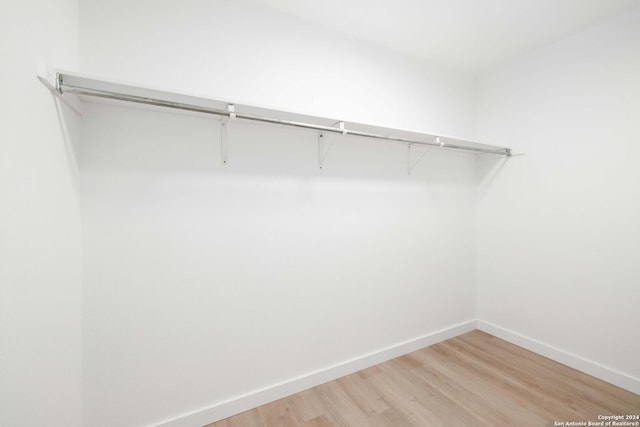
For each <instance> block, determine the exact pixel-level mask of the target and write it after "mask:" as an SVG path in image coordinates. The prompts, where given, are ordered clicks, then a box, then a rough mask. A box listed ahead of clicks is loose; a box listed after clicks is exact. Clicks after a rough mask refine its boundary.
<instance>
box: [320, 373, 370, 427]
mask: <svg viewBox="0 0 640 427" xmlns="http://www.w3.org/2000/svg"><path fill="white" fill-rule="evenodd" d="M316 389H317V391H318V393H319V394H320V398H321V399H322V402H323V403H324V406H325V407H326V408H327V414H326V415H328V416H329V417H330V420H332V421H335V422H336V423H337V424H338V425H339V426H341V427H350V426H366V425H368V424H369V421H368V417H367V415H366V414H365V413H364V412H363V411H362V409H360V407H359V406H358V405H356V403H355V402H354V401H353V400H352V399H351V398H350V397H349V395H348V394H347V393H346V392H345V391H344V390H343V389H342V388H341V387H340V385H339V384H338V382H337V381H331V382H328V383H326V384H322V385H321V386H318V387H316Z"/></svg>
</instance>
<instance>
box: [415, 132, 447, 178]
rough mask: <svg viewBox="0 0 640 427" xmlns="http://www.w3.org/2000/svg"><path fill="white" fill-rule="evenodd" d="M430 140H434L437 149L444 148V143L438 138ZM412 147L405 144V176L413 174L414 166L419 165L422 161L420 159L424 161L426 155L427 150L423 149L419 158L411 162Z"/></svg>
mask: <svg viewBox="0 0 640 427" xmlns="http://www.w3.org/2000/svg"><path fill="white" fill-rule="evenodd" d="M432 139H435V144H434V145H435V146H437V147H443V146H444V142H443V141H441V140H440V137H439V136H436V137H434V138H432ZM412 145H413V143H411V142H410V143H408V144H407V175H411V172H413V170H414V169H415V167H416V166H418V163H420V162H421V161H422V159H424V156H426V155H427V151H428V149H426V148H425V149H423V151H422V154H420V157H418V159H417V160H416V161H414V162H412V161H411V146H412Z"/></svg>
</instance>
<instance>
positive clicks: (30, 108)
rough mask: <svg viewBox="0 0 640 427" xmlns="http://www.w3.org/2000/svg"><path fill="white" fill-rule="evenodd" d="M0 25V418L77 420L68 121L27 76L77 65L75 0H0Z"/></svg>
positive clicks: (14, 423)
mask: <svg viewBox="0 0 640 427" xmlns="http://www.w3.org/2000/svg"><path fill="white" fill-rule="evenodd" d="M5 6H6V7H5ZM0 28H2V37H1V39H0V57H2V67H0V81H2V102H1V103H0V425H2V426H7V427H9V426H10V427H23V426H24V427H32V426H42V425H50V426H65V427H67V426H80V425H81V424H82V423H81V413H82V412H81V347H80V337H81V329H80V320H81V307H80V302H81V291H80V264H81V261H80V243H81V239H80V222H81V221H80V213H79V208H78V200H77V198H78V180H77V167H76V163H75V155H74V154H73V148H72V143H73V139H74V138H76V137H77V132H76V125H77V119H76V118H75V117H74V116H73V114H72V113H71V112H69V111H67V110H66V108H64V107H60V106H58V105H57V103H56V101H55V100H54V97H53V96H52V95H51V93H50V92H49V91H48V90H47V89H45V87H44V86H43V85H42V84H41V83H40V82H39V81H38V80H37V78H36V63H37V61H38V60H41V61H43V62H45V63H49V64H53V63H55V64H59V65H60V66H62V67H68V68H73V67H77V66H78V4H77V2H76V1H75V0H63V1H56V2H51V1H47V0H29V1H11V2H6V4H4V3H3V7H2V13H0Z"/></svg>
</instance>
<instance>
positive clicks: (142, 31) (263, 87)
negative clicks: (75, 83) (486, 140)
mask: <svg viewBox="0 0 640 427" xmlns="http://www.w3.org/2000/svg"><path fill="white" fill-rule="evenodd" d="M80 12H81V19H80V27H81V38H80V39H81V40H80V50H81V55H80V56H81V58H80V59H81V68H82V72H84V73H89V74H94V75H97V76H107V77H112V78H114V79H122V80H124V81H129V82H136V83H139V84H141V85H145V86H151V87H158V88H161V89H168V90H173V91H176V92H181V93H187V94H189V93H192V94H195V95H200V96H205V97H207V96H208V97H211V98H216V99H221V100H228V101H236V102H238V103H240V102H243V103H246V104H251V105H258V106H265V107H272V108H276V109H281V110H285V111H294V112H299V113H307V114H311V115H318V116H323V117H330V118H336V119H341V120H345V121H354V122H362V123H372V124H377V125H381V126H384V125H389V126H391V127H396V128H401V129H405V128H406V129H415V130H423V131H428V132H433V133H439V134H441V135H451V136H458V137H461V138H473V136H474V135H473V133H474V126H475V124H474V117H475V112H474V100H473V95H472V94H471V91H473V90H474V85H473V80H472V79H471V78H468V77H465V76H461V75H459V74H457V73H454V72H450V71H447V70H443V69H439V68H437V67H434V66H429V65H428V64H421V63H419V62H417V61H415V60H412V59H410V58H408V57H406V56H404V55H401V54H398V53H392V52H390V51H383V50H379V49H377V48H374V47H372V46H371V45H368V44H366V43H363V42H360V41H358V40H357V39H355V38H351V37H348V36H341V35H339V34H337V33H335V32H334V31H331V30H328V29H325V28H324V27H321V26H318V25H316V24H312V23H307V22H303V21H300V20H298V19H296V18H293V17H289V16H287V15H285V14H283V13H281V12H278V11H275V10H272V9H269V8H268V7H266V6H264V5H262V4H260V3H258V2H254V1H251V0H214V1H211V0H187V1H185V2H181V3H180V7H176V5H175V2H174V1H170V0H137V1H135V2H131V1H125V0H116V1H110V2H104V1H100V0H81V1H80ZM443 112H444V113H443Z"/></svg>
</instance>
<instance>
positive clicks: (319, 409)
mask: <svg viewBox="0 0 640 427" xmlns="http://www.w3.org/2000/svg"><path fill="white" fill-rule="evenodd" d="M627 414H640V396H639V395H637V394H634V393H630V392H628V391H625V390H623V389H621V388H618V387H616V386H613V385H611V384H609V383H606V382H603V381H600V380H598V379H596V378H594V377H591V376H589V375H586V374H584V373H581V372H579V371H576V370H574V369H571V368H569V367H567V366H564V365H561V364H559V363H556V362H554V361H552V360H550V359H547V358H545V357H542V356H539V355H537V354H534V353H532V352H530V351H527V350H524V349H523V348H521V347H517V346H515V345H513V344H509V343H507V342H506V341H503V340H501V339H498V338H496V337H493V336H491V335H488V334H486V333H484V332H480V331H473V332H469V333H467V334H464V335H461V336H459V337H456V338H453V339H450V340H447V341H444V342H442V343H439V344H435V345H432V346H430V347H427V348H424V349H422V350H418V351H416V352H414V353H411V354H408V355H406V356H402V357H399V358H397V359H393V360H390V361H388V362H385V363H382V364H380V365H376V366H373V367H371V368H368V369H365V370H364V371H360V372H357V373H355V374H352V375H348V376H346V377H343V378H340V379H338V380H336V381H331V382H329V383H326V384H323V385H320V386H318V387H315V388H312V389H309V390H306V391H303V392H301V393H298V394H295V395H293V396H289V397H287V398H285V399H281V400H278V401H275V402H273V403H270V404H268V405H264V406H260V407H259V408H256V409H252V410H250V411H247V412H244V413H242V414H239V415H236V416H234V417H231V418H227V419H226V420H222V421H218V422H216V423H214V424H210V425H209V426H208V427H276V426H277V427H306V426H309V427H310V426H316V427H317V426H339V427H343V426H345V427H347V426H348V427H361V426H374V427H379V426H389V427H402V426H416V427H426V426H428V427H430V426H455V427H461V426H491V427H495V426H511V425H513V426H553V425H554V422H555V421H562V422H569V421H585V422H588V421H598V418H597V417H598V415H627ZM558 425H559V424H558Z"/></svg>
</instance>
